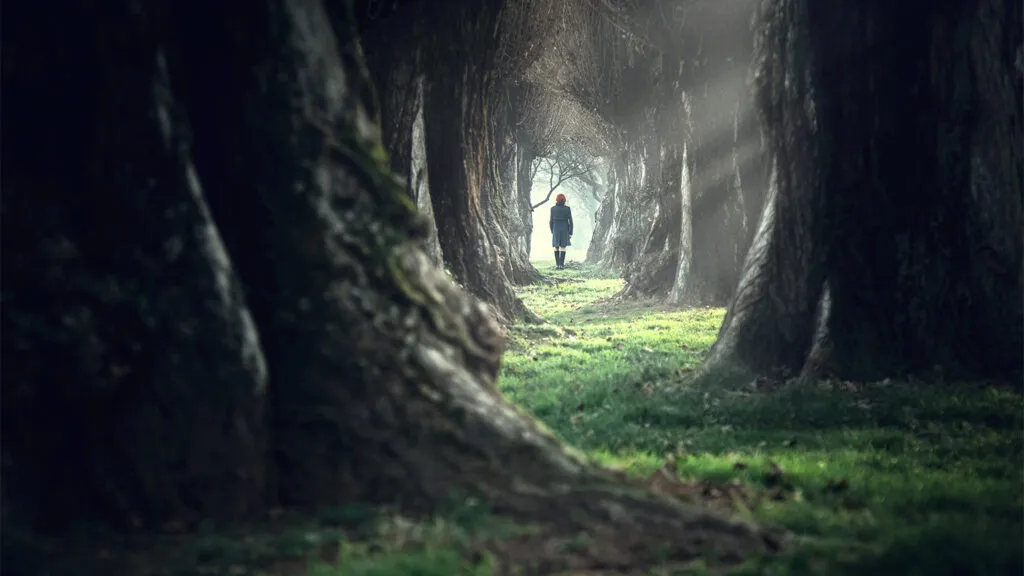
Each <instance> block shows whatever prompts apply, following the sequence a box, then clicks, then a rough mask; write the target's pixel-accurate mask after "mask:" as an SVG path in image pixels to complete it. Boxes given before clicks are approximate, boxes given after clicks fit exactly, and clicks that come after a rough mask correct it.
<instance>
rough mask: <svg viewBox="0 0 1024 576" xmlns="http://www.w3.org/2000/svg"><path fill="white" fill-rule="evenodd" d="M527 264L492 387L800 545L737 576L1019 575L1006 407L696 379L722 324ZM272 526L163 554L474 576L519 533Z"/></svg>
mask: <svg viewBox="0 0 1024 576" xmlns="http://www.w3.org/2000/svg"><path fill="white" fill-rule="evenodd" d="M540 267H541V269H542V270H543V271H545V272H546V273H549V274H550V275H551V276H553V277H555V278H556V279H557V282H556V283H554V284H552V285H538V286H533V287H527V288H524V289H523V290H521V295H522V297H523V298H524V300H525V301H526V303H527V304H528V305H529V306H530V308H531V309H533V310H534V311H536V312H537V313H539V314H540V315H542V316H543V317H544V318H545V319H546V320H547V321H548V323H547V324H541V325H524V326H518V327H516V328H514V330H513V332H512V334H511V337H510V344H509V351H508V352H507V354H506V356H505V359H504V364H503V370H502V376H501V380H500V382H499V385H500V387H501V389H502V391H503V392H504V393H505V394H506V395H507V396H508V397H509V398H510V399H511V400H513V401H514V402H515V403H517V404H518V405H520V406H522V407H523V408H524V409H525V410H527V411H528V412H530V413H532V414H533V415H534V416H535V417H536V418H538V419H539V420H540V421H542V422H543V423H544V424H545V425H547V426H548V427H549V428H550V429H551V430H552V431H553V432H554V433H555V434H557V435H558V436H560V437H561V438H562V439H564V440H565V441H566V442H567V443H569V444H571V445H572V446H574V447H576V448H578V449H580V450H581V451H583V452H585V453H586V454H587V455H589V456H590V457H591V458H593V459H594V460H597V461H600V462H602V463H604V464H607V465H611V466H614V467H618V468H620V469H623V470H625V471H626V472H627V473H629V474H632V475H636V476H639V477H641V478H646V477H650V478H651V483H652V485H655V484H656V483H655V482H654V480H656V479H657V478H659V474H665V473H667V474H668V475H669V476H671V477H672V479H673V482H675V485H676V486H677V487H685V488H687V489H688V490H690V493H696V494H697V498H698V499H701V500H704V501H705V503H708V504H711V505H716V506H718V507H719V508H722V509H725V510H726V511H727V512H728V513H731V514H736V515H738V516H741V517H748V518H753V519H757V520H761V521H765V522H770V523H775V524H779V525H782V526H784V527H786V528H788V529H790V530H792V531H794V532H796V533H798V534H800V535H801V541H802V542H804V544H803V545H802V546H800V547H798V549H797V550H796V551H795V552H794V553H792V554H789V555H787V556H785V557H783V558H778V559H775V560H773V561H771V562H769V563H765V562H759V563H754V564H751V565H748V566H745V567H743V568H742V569H741V570H740V573H749V574H807V575H811V574H814V575H825V574H893V575H922V576H924V575H929V576H939V575H967V574H975V575H988V574H992V575H995V574H1021V573H1022V572H1024V561H1022V559H1024V546H1022V542H1024V528H1022V514H1024V497H1022V493H1024V491H1022V463H1024V448H1022V428H1024V417H1022V408H1024V401H1022V398H1021V396H1020V395H1018V394H1017V393H1015V392H1011V391H1007V390H1005V389H997V388H986V387H982V386H977V385H973V386H972V385H956V384H952V383H941V382H929V383H908V382H890V381H886V382H879V383H874V384H852V383H844V382H791V383H786V384H778V383H770V382H761V381H758V380H756V379H754V378H751V377H749V376H747V375H743V374H736V373H731V374H730V373H719V374H711V375H703V376H701V377H699V378H697V377H694V373H693V370H694V369H695V368H696V367H698V365H699V364H700V362H701V359H702V357H703V355H704V354H705V352H706V351H707V349H708V347H709V346H710V345H711V344H712V342H713V341H714V339H715V336H716V333H717V329H718V326H719V324H720V323H721V320H722V316H723V314H724V311H723V310H720V309H696V310H687V311H670V310H662V309H659V308H658V307H657V306H652V305H647V304H643V303H635V302H634V303H623V302H615V301H612V300H609V297H610V296H611V295H613V294H614V293H615V292H616V291H618V290H619V289H620V288H621V280H618V279H614V278H602V277H600V275H597V274H594V273H591V272H589V271H588V270H586V269H571V270H565V271H554V270H551V268H552V265H551V263H546V264H545V263H542V264H540ZM694 491H696V492H694ZM283 524H287V525H288V526H290V528H288V529H287V530H283V531H281V530H279V531H272V532H271V533H266V534H262V535H261V533H260V532H258V531H243V532H241V533H239V534H236V535H231V534H223V533H213V532H211V533H210V534H209V535H207V536H204V537H201V538H199V540H198V541H195V542H192V543H190V544H189V545H188V546H187V547H186V548H185V550H186V551H185V552H181V548H180V547H179V548H176V549H175V552H174V555H175V556H176V557H177V558H178V561H179V562H183V563H184V564H185V565H188V566H193V567H196V566H198V567H200V570H199V571H198V572H197V571H191V572H189V573H228V574H234V575H235V576H240V575H243V574H259V573H264V574H284V573H298V574H301V573H305V574H312V575H316V576H339V575H345V576H358V575H362V576H369V575H374V576H400V575H422V576H427V575H436V576H454V575H487V574H492V573H496V572H495V565H500V564H502V562H501V558H500V557H498V558H495V557H492V556H491V555H490V553H489V552H488V551H489V550H493V549H495V547H494V546H492V545H491V544H493V543H494V542H496V541H500V540H502V539H514V538H516V537H519V536H522V535H523V531H522V529H521V528H520V527H514V526H507V525H505V524H503V523H501V522H500V520H497V519H494V518H491V517H490V515H489V514H488V513H487V511H486V509H484V508H481V507H480V506H478V505H475V504H474V503H473V502H465V501H453V504H452V506H451V510H450V511H448V512H446V513H444V514H441V515H439V516H438V518H436V519H435V520H434V521H431V522H427V523H423V522H411V521H407V520H403V519H402V518H399V517H396V516H394V515H389V514H387V513H382V511H370V510H362V509H359V508H352V509H343V510H334V511H325V512H324V517H323V518H320V519H319V521H317V522H316V523H315V524H311V525H308V526H306V527H304V528H303V527H302V524H301V523H298V524H297V523H294V522H285V523H283ZM296 526H299V527H296ZM339 542H350V544H339ZM547 544H550V543H547ZM547 544H545V545H547ZM577 544H578V543H577ZM573 545H574V543H573V542H556V543H554V544H551V546H549V548H550V549H552V550H555V551H556V552H557V551H559V550H563V551H566V552H568V551H570V550H571V549H572V546H573ZM538 546H539V545H538ZM498 548H499V549H500V546H499V547H498ZM556 555H557V554H556ZM311 557H312V558H313V560H312V562H310V558H311ZM318 557H319V558H329V559H330V561H329V562H324V561H319V560H316V558H318ZM519 557H522V554H520V555H519ZM700 571H701V570H700V567H689V568H688V569H685V570H680V569H677V570H675V571H673V570H669V569H664V570H660V571H659V570H655V571H653V572H650V573H651V574H682V573H699V572H700ZM538 572H540V568H538V567H534V568H533V569H529V568H528V569H527V570H526V571H525V572H524V573H526V574H531V573H538ZM590 574H593V573H590Z"/></svg>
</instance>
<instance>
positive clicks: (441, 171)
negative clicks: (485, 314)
mask: <svg viewBox="0 0 1024 576" xmlns="http://www.w3.org/2000/svg"><path fill="white" fill-rule="evenodd" d="M449 16H450V17H454V18H456V19H457V21H458V26H456V27H455V29H454V30H448V31H447V33H438V36H437V37H436V38H435V39H434V40H433V41H432V42H433V44H432V45H433V47H434V48H435V50H434V52H435V54H434V55H433V58H434V59H433V60H431V61H430V62H429V66H430V74H429V81H430V84H429V87H428V89H427V93H426V97H425V116H424V117H425V121H426V123H425V126H426V143H427V157H428V158H429V160H430V175H429V176H430V190H431V193H432V194H431V198H432V199H433V201H434V218H435V220H436V221H437V228H438V238H439V240H440V243H441V251H442V253H443V256H444V263H445V267H446V268H447V269H448V270H449V271H450V272H451V274H452V276H453V277H454V278H455V279H456V280H457V281H458V282H459V283H460V284H462V285H463V286H464V287H465V288H466V289H467V290H469V291H470V292H471V293H472V294H474V295H475V296H477V297H478V298H480V299H481V300H483V301H484V302H487V303H488V304H490V305H491V306H493V307H494V309H495V312H496V314H497V315H498V317H499V318H500V319H501V320H502V322H503V323H510V322H512V321H514V320H516V319H518V318H520V317H526V315H527V313H528V312H527V309H526V307H525V306H524V305H523V303H522V301H521V300H520V299H519V298H518V297H517V296H516V295H515V293H514V292H513V290H512V284H511V282H510V279H509V278H508V276H507V275H506V274H505V270H506V267H505V266H504V265H503V263H502V262H501V260H500V258H499V255H498V254H497V252H496V251H495V247H494V244H493V242H492V240H491V238H490V237H489V236H488V232H489V230H488V222H487V219H486V218H487V215H486V212H485V208H486V207H485V206H484V205H483V204H482V203H481V193H483V187H484V186H486V185H487V182H486V179H487V178H488V162H489V161H490V158H489V156H488V155H489V154H491V153H493V152H494V149H493V146H491V135H490V134H489V132H488V131H489V126H488V123H487V118H488V112H489V110H488V104H489V98H488V96H489V94H490V90H491V88H492V84H491V82H492V79H491V78H490V77H489V76H488V75H487V74H486V73H485V68H486V67H488V66H491V65H492V64H493V59H494V55H493V52H494V50H495V48H496V46H497V43H498V40H497V39H496V37H495V34H494V31H495V30H496V29H497V26H498V23H499V21H500V6H498V5H492V4H488V3H480V4H473V3H460V4H459V11H458V12H456V13H454V14H451V15H449ZM442 47H444V48H443V49H442Z"/></svg>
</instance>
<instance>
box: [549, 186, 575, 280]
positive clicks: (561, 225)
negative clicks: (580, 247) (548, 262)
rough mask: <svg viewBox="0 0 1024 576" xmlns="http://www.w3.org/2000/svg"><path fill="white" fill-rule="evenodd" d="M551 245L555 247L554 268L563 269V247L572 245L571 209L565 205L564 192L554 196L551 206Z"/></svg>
mask: <svg viewBox="0 0 1024 576" xmlns="http://www.w3.org/2000/svg"><path fill="white" fill-rule="evenodd" d="M550 227H551V245H552V246H554V248H555V269H556V270H564V269H565V247H566V246H572V243H571V242H570V241H569V239H570V238H572V210H571V209H570V208H569V207H568V206H566V205H565V194H559V195H558V196H555V205H554V206H552V207H551V221H550Z"/></svg>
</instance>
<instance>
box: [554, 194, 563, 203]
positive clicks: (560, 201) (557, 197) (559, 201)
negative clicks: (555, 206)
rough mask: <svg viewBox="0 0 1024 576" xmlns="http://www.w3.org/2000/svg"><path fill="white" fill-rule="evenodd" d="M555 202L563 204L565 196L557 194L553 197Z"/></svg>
mask: <svg viewBox="0 0 1024 576" xmlns="http://www.w3.org/2000/svg"><path fill="white" fill-rule="evenodd" d="M555 202H558V203H559V204H563V203H564V202H565V194H559V195H558V196H555Z"/></svg>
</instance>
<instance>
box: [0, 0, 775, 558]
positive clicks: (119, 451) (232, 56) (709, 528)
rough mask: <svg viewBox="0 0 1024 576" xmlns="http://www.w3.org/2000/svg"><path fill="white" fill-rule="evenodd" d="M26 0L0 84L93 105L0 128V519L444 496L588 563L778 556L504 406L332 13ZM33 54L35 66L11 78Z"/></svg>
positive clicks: (203, 514) (102, 517)
mask: <svg viewBox="0 0 1024 576" xmlns="http://www.w3.org/2000/svg"><path fill="white" fill-rule="evenodd" d="M22 6H23V7H22V8H21V9H22V10H24V11H25V14H22V16H25V18H23V19H22V20H21V21H22V22H24V23H26V24H31V26H25V27H23V28H22V29H21V30H22V32H21V33H20V34H17V35H14V37H8V38H6V39H5V40H6V41H9V42H10V44H9V45H7V46H9V48H7V52H6V53H5V57H10V58H11V64H10V65H9V66H5V68H4V74H5V76H4V81H5V86H13V87H15V89H14V90H12V91H11V92H10V93H6V92H5V95H9V96H10V100H8V103H20V104H21V105H23V106H24V108H23V109H25V110H30V109H32V107H31V106H30V103H31V100H32V99H39V98H57V97H58V96H64V95H66V94H68V93H69V92H72V91H78V92H79V93H81V94H83V95H86V96H83V97H82V98H76V99H70V100H68V99H64V100H63V101H64V106H62V107H60V108H58V109H56V110H50V111H48V112H47V114H42V115H36V116H33V115H29V114H26V115H24V116H22V117H21V119H19V120H12V121H11V122H10V123H9V124H8V125H7V126H6V128H7V129H9V130H11V132H10V133H9V134H12V135H14V136H16V137H17V138H18V140H17V141H19V142H22V143H24V144H25V146H23V147H16V148H13V147H5V150H4V165H5V168H6V167H9V168H8V169H5V171H4V177H5V181H4V183H5V186H4V190H3V197H2V208H3V210H2V214H3V218H4V226H3V231H4V243H5V248H7V250H5V251H4V267H5V272H6V273H5V274H4V276H3V284H2V293H3V297H4V304H5V309H4V316H3V324H2V326H3V335H4V338H3V343H2V345H3V348H2V350H3V362H4V364H5V374H4V376H5V378H4V386H3V395H4V396H3V400H4V402H3V407H2V408H3V416H4V418H3V422H2V425H3V438H2V441H3V455H4V460H3V478H4V491H5V496H6V498H7V499H9V500H10V501H11V503H12V504H11V505H12V506H14V507H15V508H16V509H15V510H14V511H13V512H12V513H10V514H8V513H7V512H8V511H5V514H4V519H5V521H6V520H11V519H14V520H11V521H15V520H16V521H18V522H21V523H23V524H30V525H34V526H37V527H38V526H40V525H48V526H49V527H51V528H53V527H59V526H68V525H71V524H73V523H76V522H80V521H82V520H93V521H99V522H105V523H112V524H115V525H118V524H119V525H121V526H141V527H149V526H157V525H160V524H163V523H166V522H185V523H189V521H191V520H198V519H200V518H210V517H214V518H220V519H224V520H240V519H246V518H252V517H254V516H257V515H260V514H262V513H265V512H266V511H267V510H268V509H269V508H270V507H272V506H278V505H288V506H295V507H300V508H303V507H305V508H315V507H319V506H325V505H337V504H342V503H351V502H357V501H361V502H367V503H381V504H385V503H386V504H396V503H397V504H399V505H400V506H402V507H403V508H405V509H407V510H414V511H430V510H433V509H435V508H436V506H437V505H438V504H439V503H442V502H446V501H448V500H449V498H450V497H451V495H452V493H453V492H455V493H462V494H466V495H472V496H476V497H480V498H483V499H485V500H486V501H488V502H489V503H490V504H491V505H492V507H493V509H494V510H495V511H496V512H498V513H504V514H509V515H511V516H512V517H514V518H516V519H519V520H523V521H526V522H539V523H543V524H546V525H550V526H554V527H557V528H558V529H559V530H564V531H565V532H566V533H574V532H578V531H587V532H590V533H592V534H599V535H602V536H605V537H606V540H607V542H609V543H610V544H609V546H608V547H606V548H602V549H601V550H598V551H595V555H596V556H597V557H599V558H603V559H608V558H612V559H615V558H618V559H622V558H626V559H630V558H636V557H637V555H640V556H643V555H644V554H648V553H649V554H655V553H657V554H661V555H662V558H663V559H666V560H670V559H693V558H696V557H699V556H702V555H708V556H710V557H714V558H715V559H718V560H725V561H729V560H738V559H740V558H743V557H746V556H749V555H750V554H757V553H762V552H771V551H773V550H774V549H775V548H776V546H777V544H778V542H777V541H776V540H775V538H774V537H772V536H769V535H768V534H767V533H765V532H764V531H762V530H761V529H759V528H756V527H752V526H748V525H745V524H737V523H733V522H729V521H726V520H723V519H721V518H720V517H718V516H715V515H712V514H709V513H706V512H703V511H701V510H698V509H694V508H690V507H686V506H683V505H681V504H679V503H678V502H676V501H672V500H669V499H667V498H666V497H663V496H658V495H655V494H652V493H649V492H647V491H645V490H644V489H642V488H638V487H635V486H632V485H628V484H623V483H622V482H621V480H619V479H617V478H616V477H613V476H612V475H609V474H607V473H605V472H603V471H601V470H599V469H596V468H594V467H592V466H590V465H587V464H585V463H582V462H580V461H578V460H577V459H576V458H574V457H572V456H570V455H569V454H568V453H567V452H566V451H565V450H564V449H563V447H562V446H561V445H560V444H559V442H558V441H557V440H556V439H555V438H554V437H552V436H551V435H549V434H547V433H545V432H543V431H541V430H540V429H539V428H538V426H537V425H536V424H535V423H534V422H533V421H532V420H531V419H530V418H528V417H526V416H524V415H522V414H521V413H520V412H519V411H517V410H516V409H515V408H514V407H512V406H511V405H509V404H507V403H506V402H505V401H504V400H503V399H502V397H501V395H500V394H499V393H498V392H497V391H496V389H495V385H494V383H495V378H496V376H497V371H498V365H499V360H500V356H501V349H502V336H501V331H500V329H499V327H498V325H497V324H496V322H495V321H494V320H493V318H492V317H491V315H490V313H489V312H488V310H487V309H486V308H485V306H484V305H482V304H481V303H479V301H477V300H475V299H474V298H472V297H470V296H469V295H467V294H466V293H465V292H463V291H462V290H460V289H459V288H458V287H456V286H455V285H454V284H453V283H452V282H450V281H449V280H448V278H447V277H446V275H445V274H444V272H442V271H441V270H439V269H438V268H436V267H435V266H433V265H432V264H431V263H430V261H429V259H428V258H427V257H426V255H425V254H424V252H423V248H422V245H421V244H419V243H418V241H417V240H416V239H417V238H420V237H422V235H423V234H424V232H425V228H424V226H423V222H422V219H421V218H419V217H418V215H417V211H416V208H415V206H414V205H413V203H412V202H411V200H410V199H409V197H408V195H407V194H406V193H405V192H404V191H403V189H402V187H401V185H400V183H399V182H397V181H396V180H395V179H394V178H393V177H392V176H391V175H390V173H389V172H388V170H387V169H386V165H385V163H386V160H385V158H384V154H383V150H382V145H381V143H380V135H379V132H378V128H377V123H376V120H375V116H376V111H375V104H374V101H373V97H372V91H371V90H370V87H369V84H368V81H367V76H366V73H365V70H364V69H363V67H362V65H361V62H360V60H359V57H358V51H355V52H353V51H340V52H339V50H338V46H339V45H346V44H349V43H352V42H354V41H355V37H354V34H353V31H352V29H351V27H350V25H351V21H348V20H344V19H338V18H335V19H333V20H332V19H329V18H328V17H327V14H326V13H325V12H324V10H323V8H322V6H321V5H320V4H319V3H315V2H312V3H311V2H299V1H292V0H279V1H275V2H269V3H254V4H250V5H248V7H247V8H246V9H244V10H239V9H238V8H237V7H235V10H232V11H228V10H226V9H223V10H218V9H216V8H210V7H208V6H206V7H201V6H199V5H190V4H181V3H174V4H170V3H166V4H160V3H157V4H149V5H147V7H146V8H145V9H143V10H138V9H136V8H133V7H131V6H128V5H127V4H118V3H115V4H111V5H105V6H104V7H103V9H102V10H101V9H96V8H94V7H93V8H90V9H89V10H84V9H83V10H82V11H80V12H71V13H67V12H64V13H61V14H60V16H61V18H60V21H61V22H64V21H67V22H74V25H73V26H72V25H67V26H61V25H60V24H59V23H58V19H56V18H54V17H52V10H49V9H48V8H47V7H43V6H38V5H32V6H35V8H34V10H36V11H35V12H31V13H29V6H30V5H28V4H25V5H22ZM69 16H73V18H68V17H69ZM69 41H72V42H73V45H74V46H76V47H78V48H80V49H78V50H68V49H67V48H68V45H67V43H68V42H69ZM26 69H31V70H32V71H37V70H46V71H47V74H44V75H37V76H36V77H35V78H36V79H37V80H35V81H26V80H27V79H21V78H19V80H22V81H23V82H22V83H18V82H11V80H12V79H13V77H12V76H8V73H13V72H16V71H18V70H26ZM86 88H87V89H86ZM88 95H96V96H95V97H89V96H88ZM58 132H59V133H61V134H62V135H63V136H64V137H63V138H60V139H55V138H52V137H51V135H52V134H55V133H58ZM186 134H187V135H188V136H189V137H188V138H186V137H185V135H186ZM53 165H58V166H60V167H61V169H60V170H53ZM207 203H208V204H209V205H210V206H211V207H212V209H210V210H208V209H207V208H206V204H207ZM57 359H62V360H64V361H57ZM55 419H57V421H58V422H59V423H60V426H54V425H53V423H54V420H55ZM69 480H72V481H69ZM607 562H612V561H611V560H607Z"/></svg>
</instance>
